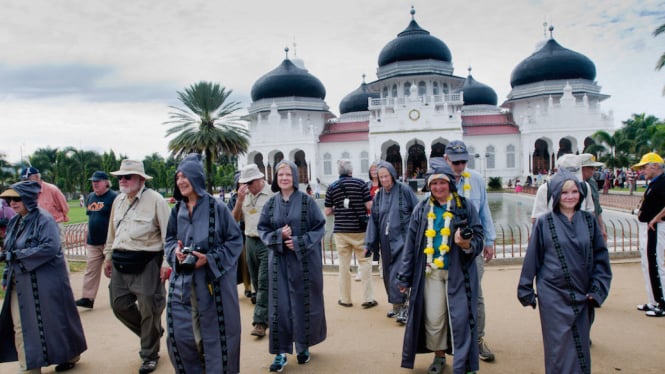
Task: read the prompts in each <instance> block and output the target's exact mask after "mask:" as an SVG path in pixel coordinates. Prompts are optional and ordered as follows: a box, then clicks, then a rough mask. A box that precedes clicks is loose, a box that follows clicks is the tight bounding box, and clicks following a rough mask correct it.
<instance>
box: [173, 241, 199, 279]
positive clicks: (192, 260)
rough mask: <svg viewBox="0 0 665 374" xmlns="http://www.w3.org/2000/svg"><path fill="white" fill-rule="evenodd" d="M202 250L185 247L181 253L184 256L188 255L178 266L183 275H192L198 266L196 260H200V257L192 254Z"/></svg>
mask: <svg viewBox="0 0 665 374" xmlns="http://www.w3.org/2000/svg"><path fill="white" fill-rule="evenodd" d="M199 250H200V248H198V247H196V248H192V247H183V248H182V249H181V250H180V252H182V254H184V255H187V257H185V259H184V260H182V261H181V262H180V263H179V264H178V265H179V266H178V267H179V269H180V271H182V272H183V273H191V272H192V271H194V267H195V265H196V260H198V257H196V256H194V255H193V254H192V251H197V252H198V251H199Z"/></svg>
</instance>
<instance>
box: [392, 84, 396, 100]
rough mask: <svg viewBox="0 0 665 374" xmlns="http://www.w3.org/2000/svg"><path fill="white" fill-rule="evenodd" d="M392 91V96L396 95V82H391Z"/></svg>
mask: <svg viewBox="0 0 665 374" xmlns="http://www.w3.org/2000/svg"><path fill="white" fill-rule="evenodd" d="M392 91H393V92H392V94H393V97H397V85H396V84H393V89H392Z"/></svg>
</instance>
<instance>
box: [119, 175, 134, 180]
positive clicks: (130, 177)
mask: <svg viewBox="0 0 665 374" xmlns="http://www.w3.org/2000/svg"><path fill="white" fill-rule="evenodd" d="M132 178H134V174H128V175H118V180H123V179H126V180H128V181H129V180H132Z"/></svg>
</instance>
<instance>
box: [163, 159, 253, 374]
mask: <svg viewBox="0 0 665 374" xmlns="http://www.w3.org/2000/svg"><path fill="white" fill-rule="evenodd" d="M177 171H178V172H182V173H183V174H184V175H185V177H187V179H188V180H189V182H190V183H191V185H192V188H193V189H194V191H195V192H196V194H197V195H198V196H199V199H198V200H197V202H196V205H195V206H194V209H193V210H192V216H191V218H190V216H189V211H188V209H187V204H186V203H185V202H184V201H181V200H182V199H184V197H183V196H182V195H181V194H180V191H179V189H178V187H177V186H176V188H175V193H174V196H175V198H176V200H178V201H179V202H178V203H177V204H176V206H175V207H173V210H172V211H171V217H170V218H169V224H168V228H167V232H166V245H165V246H164V249H165V254H166V259H167V261H168V263H169V265H171V267H172V268H173V272H172V273H171V277H170V278H169V293H168V303H167V309H166V319H167V325H168V340H167V342H168V350H169V357H170V359H171V363H172V364H173V367H174V368H175V371H176V373H188V374H191V373H203V372H204V370H205V372H207V373H238V372H239V371H240V309H239V308H240V307H239V304H238V288H237V286H236V269H237V267H236V264H237V262H238V257H239V256H240V251H241V250H242V235H241V232H240V228H239V227H238V224H237V223H236V222H235V220H234V219H233V217H232V216H231V213H230V212H229V210H228V208H227V207H226V205H225V204H223V203H222V202H220V201H219V200H217V199H215V198H214V197H213V196H211V195H210V194H208V193H207V192H206V190H205V174H204V172H203V165H202V164H201V160H200V156H199V155H189V156H187V157H186V158H185V159H184V160H183V161H182V162H181V163H180V165H179V166H178V170H177ZM211 206H212V209H213V212H212V214H211V212H210V208H211ZM211 219H212V220H214V225H213V226H212V227H211V225H210V223H209V222H210V220H211ZM211 228H212V229H213V233H212V237H210V236H209V229H211ZM178 240H180V241H182V243H183V245H185V246H191V247H192V248H194V247H200V248H201V249H200V250H199V251H200V252H205V255H206V258H207V260H208V263H207V264H206V265H205V266H203V267H201V268H198V269H195V270H194V271H193V272H189V273H187V272H184V271H181V269H180V266H179V264H177V259H176V256H175V250H176V248H177V247H178ZM209 240H211V242H209ZM192 293H194V294H195V295H194V296H195V297H196V301H197V303H198V320H199V323H200V328H199V331H200V333H201V338H202V343H201V347H202V352H201V353H202V356H201V354H200V353H199V352H198V350H197V343H196V341H195V338H194V328H193V325H192V322H193V321H192V302H191V299H192Z"/></svg>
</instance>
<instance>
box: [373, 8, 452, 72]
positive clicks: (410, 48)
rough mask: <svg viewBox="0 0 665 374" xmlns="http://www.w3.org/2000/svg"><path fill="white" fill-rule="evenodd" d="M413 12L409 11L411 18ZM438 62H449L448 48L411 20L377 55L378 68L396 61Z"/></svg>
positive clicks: (450, 58)
mask: <svg viewBox="0 0 665 374" xmlns="http://www.w3.org/2000/svg"><path fill="white" fill-rule="evenodd" d="M414 14H415V10H413V8H412V9H411V16H412V17H413V15H414ZM412 60H439V61H446V62H451V61H452V57H451V54H450V49H448V46H447V45H446V44H445V43H444V42H442V41H441V40H440V39H438V38H435V37H433V36H431V35H430V33H429V31H427V30H424V29H422V28H421V27H420V26H419V25H418V23H417V22H416V21H415V20H414V19H411V23H409V26H408V27H407V28H406V29H405V30H404V31H402V32H401V33H399V34H397V38H395V39H393V40H392V41H391V42H389V43H388V44H386V46H385V47H383V49H382V50H381V54H379V67H381V66H384V65H388V64H390V63H393V62H397V61H412Z"/></svg>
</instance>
